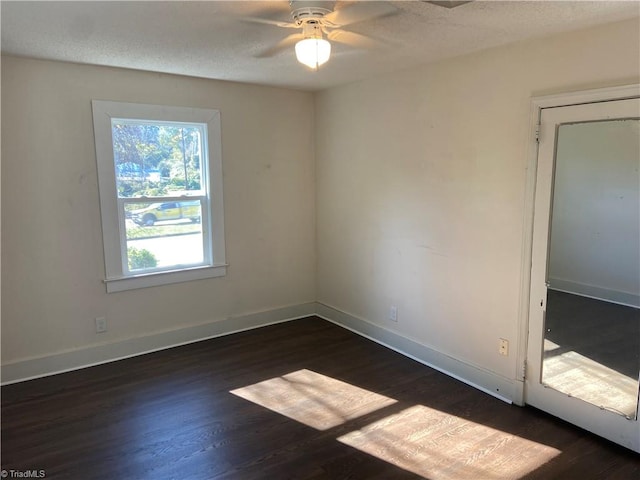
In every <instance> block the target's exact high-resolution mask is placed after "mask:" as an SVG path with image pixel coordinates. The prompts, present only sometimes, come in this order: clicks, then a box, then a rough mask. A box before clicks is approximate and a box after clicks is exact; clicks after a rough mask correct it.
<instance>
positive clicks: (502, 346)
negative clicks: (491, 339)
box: [498, 338, 509, 357]
mask: <svg viewBox="0 0 640 480" xmlns="http://www.w3.org/2000/svg"><path fill="white" fill-rule="evenodd" d="M498 352H499V353H500V355H504V356H505V357H507V356H509V340H507V339H504V338H501V339H500V340H499V343H498Z"/></svg>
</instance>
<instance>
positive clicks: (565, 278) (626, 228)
mask: <svg viewBox="0 0 640 480" xmlns="http://www.w3.org/2000/svg"><path fill="white" fill-rule="evenodd" d="M539 112H540V113H539V114H540V117H539V118H540V125H539V146H538V161H537V172H536V184H535V201H534V214H533V240H532V252H531V280H530V282H531V283H530V294H529V331H528V341H527V359H526V372H525V402H526V403H528V404H530V405H532V406H535V407H537V408H540V409H541V410H544V411H547V412H549V413H551V414H553V415H555V416H557V417H560V418H562V419H564V420H567V421H569V422H571V423H573V424H575V425H578V426H580V427H582V428H584V429H586V430H589V431H591V432H593V433H596V434H597V435H600V436H602V437H605V438H607V439H609V440H611V441H613V442H616V443H618V444H620V445H623V446H625V447H627V448H630V449H632V450H635V451H637V452H640V423H639V422H638V383H639V379H640V119H639V118H640V99H638V98H632V99H625V100H614V101H599V102H596V103H586V104H579V105H570V106H560V107H548V108H544V107H543V108H540V110H539Z"/></svg>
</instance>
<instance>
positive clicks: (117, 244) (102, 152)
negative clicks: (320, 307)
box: [91, 100, 227, 293]
mask: <svg viewBox="0 0 640 480" xmlns="http://www.w3.org/2000/svg"><path fill="white" fill-rule="evenodd" d="M91 104H92V109H93V128H94V135H95V142H96V161H97V167H98V186H99V189H100V213H101V216H102V238H103V242H104V262H105V279H104V282H105V284H106V287H107V292H108V293H112V292H121V291H124V290H132V289H136V288H145V287H152V286H157V285H166V284H170V283H178V282H186V281H190V280H199V279H205V278H212V277H220V276H224V275H226V273H227V270H226V267H227V263H226V257H225V243H224V205H223V194H222V145H221V138H222V134H221V126H220V111H219V110H214V109H204V108H190V107H170V106H160V105H145V104H137V103H123V102H112V101H102V100H93V101H92V102H91ZM112 119H118V120H125V121H129V120H133V121H137V122H140V123H145V122H149V123H155V122H158V123H160V122H162V123H169V124H171V123H174V124H179V123H191V124H194V123H195V124H202V125H203V127H204V133H205V139H204V140H205V141H204V142H203V143H204V145H203V157H204V158H205V159H206V161H204V162H202V175H203V181H202V183H203V187H204V188H203V189H204V195H189V196H176V197H170V196H164V197H144V198H141V199H139V198H132V199H120V198H118V193H117V187H116V168H115V162H114V154H113V138H112V122H111V121H112ZM185 199H188V200H201V202H202V203H201V204H202V210H201V215H202V220H201V226H202V237H203V252H204V260H203V262H202V263H201V264H198V265H188V266H184V267H181V266H174V267H171V269H169V270H166V269H165V270H160V269H157V270H152V271H144V272H129V269H128V266H127V258H126V250H127V249H126V236H125V223H124V222H125V218H124V214H123V209H122V208H121V203H123V202H124V201H129V200H134V201H143V202H145V203H155V202H172V201H177V202H180V201H184V200H185Z"/></svg>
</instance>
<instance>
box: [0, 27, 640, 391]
mask: <svg viewBox="0 0 640 480" xmlns="http://www.w3.org/2000/svg"><path fill="white" fill-rule="evenodd" d="M638 37H639V35H638V23H637V21H629V22H623V23H619V24H613V25H609V26H604V27H599V28H595V29H590V30H585V31H579V32H574V33H568V34H564V35H560V36H556V37H553V38H548V39H544V40H535V41H529V42H526V43H520V44H515V45H511V46H507V47H501V48H496V49H492V50H488V51H485V52H482V53H478V54H474V55H469V56H465V57H460V58H456V59H452V60H448V61H443V62H440V63H437V64H432V65H427V66H424V67H422V68H418V69H412V70H407V71H403V72H398V73H395V74H392V75H388V76H383V77H379V78H376V79H372V80H369V81H364V82H360V83H355V84H351V85H347V86H343V87H339V88H333V89H330V90H327V91H324V92H321V93H318V94H316V95H315V104H314V96H313V95H312V94H308V93H301V92H295V91H288V90H284V89H274V88H266V87H257V86H249V85H241V84H233V83H226V82H216V81H209V80H198V79H190V78H185V77H178V76H170V75H162V74H153V73H142V72H134V71H126V70H118V69H109V68H100V67H88V66H79V65H71V64H63V63H57V62H45V61H38V60H27V59H18V58H12V57H7V58H3V60H2V120H4V121H3V122H2V160H3V162H2V189H1V192H2V222H3V228H2V362H3V364H7V363H10V362H16V361H19V360H22V359H27V358H31V357H39V356H45V355H50V354H54V353H57V352H63V351H66V350H73V349H81V348H85V347H91V346H94V345H98V344H103V343H110V342H118V341H120V340H127V339H132V338H140V337H145V336H148V335H152V334H154V333H156V332H161V331H169V330H173V329H181V328H184V327H188V326H191V325H198V324H204V323H207V322H212V321H214V322H216V321H218V320H224V319H226V318H228V317H230V316H236V315H242V314H245V313H249V312H255V311H262V310H269V309H274V308H278V307H281V306H286V305H295V304H301V303H304V302H309V301H313V300H318V301H320V302H323V303H325V304H327V305H329V306H333V307H335V308H336V309H338V310H341V311H343V312H347V313H351V314H353V315H355V316H357V317H360V318H362V319H364V320H367V321H369V322H372V323H373V324H376V325H380V326H382V327H384V328H388V329H390V330H394V331H396V332H398V333H399V334H401V335H404V336H406V337H408V338H410V339H413V340H415V341H417V342H420V343H422V344H424V345H426V346H429V347H431V348H433V349H434V350H437V351H439V352H443V353H444V354H446V355H449V356H451V357H453V358H455V359H459V360H461V361H463V362H467V363H468V364H470V365H472V366H477V367H479V368H480V369H482V370H485V371H489V372H493V373H496V374H498V375H500V376H503V377H505V378H507V379H513V378H516V360H515V354H514V352H513V350H514V347H515V345H514V344H516V343H517V337H518V315H519V311H520V310H519V300H520V299H519V296H520V280H521V276H522V271H521V258H522V252H521V250H522V242H523V218H524V196H525V181H526V164H527V152H528V143H527V142H528V135H529V132H528V124H529V123H528V122H529V108H530V98H531V96H533V95H542V94H548V93H558V92H565V91H572V90H581V89H587V88H596V87H604V86H612V85H620V84H627V83H636V82H638V81H639V78H638V72H639V71H640V65H639V59H640V51H639V50H640V48H639V47H638V45H640V39H639V38H638ZM91 99H103V100H117V101H131V102H139V103H167V104H173V105H187V106H190V105H191V106H198V107H210V108H219V109H220V110H221V112H222V132H223V155H224V160H223V161H224V170H225V179H224V187H225V211H226V212H225V213H226V240H227V257H228V260H229V263H230V265H231V266H230V268H229V273H228V275H227V276H226V277H224V278H218V279H210V280H204V281H196V282H187V283H183V284H179V285H172V286H164V287H155V288H149V289H143V290H134V291H129V292H123V293H117V294H109V295H107V294H106V293H105V289H104V285H103V284H102V278H103V276H104V265H103V255H102V240H101V238H102V237H101V231H100V228H101V227H100V216H99V215H100V211H99V204H98V191H97V179H96V165H95V151H94V145H93V132H92V121H91V106H90V100H91ZM314 109H315V112H314ZM314 144H315V151H314V149H313V145H314ZM314 157H315V160H314ZM316 283H317V289H316ZM392 304H393V305H397V306H398V307H399V311H398V319H399V321H398V323H392V322H389V321H388V320H387V315H388V311H389V307H390V306H391V305H392ZM96 316H106V317H107V319H108V322H109V332H108V333H106V334H102V335H96V334H95V333H94V325H93V318H94V317H96ZM498 337H503V338H507V339H509V340H510V341H511V342H512V353H511V355H510V356H509V357H506V358H505V357H501V356H499V355H498V353H497V340H498Z"/></svg>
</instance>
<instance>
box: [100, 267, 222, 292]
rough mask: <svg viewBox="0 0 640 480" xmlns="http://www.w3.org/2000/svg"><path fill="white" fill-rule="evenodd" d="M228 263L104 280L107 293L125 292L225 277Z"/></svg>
mask: <svg viewBox="0 0 640 480" xmlns="http://www.w3.org/2000/svg"><path fill="white" fill-rule="evenodd" d="M227 266H228V265H227V264H223V265H213V266H207V267H194V268H188V269H181V270H173V271H169V272H153V273H143V274H140V275H135V276H131V277H121V278H108V279H106V280H105V281H104V283H105V284H106V285H107V293H115V292H124V291H126V290H135V289H138V288H147V287H156V286H159V285H169V284H172V283H181V282H189V281H191V280H203V279H205V278H214V277H223V276H225V275H226V274H227Z"/></svg>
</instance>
